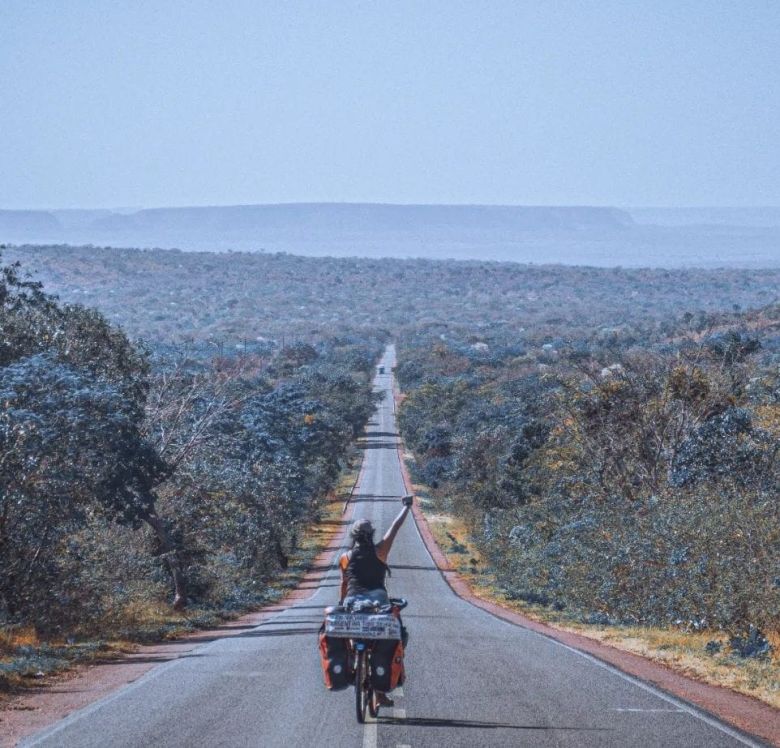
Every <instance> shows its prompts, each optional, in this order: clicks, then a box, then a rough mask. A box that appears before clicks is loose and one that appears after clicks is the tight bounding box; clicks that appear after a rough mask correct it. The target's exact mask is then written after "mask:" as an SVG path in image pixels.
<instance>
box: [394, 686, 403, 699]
mask: <svg viewBox="0 0 780 748" xmlns="http://www.w3.org/2000/svg"><path fill="white" fill-rule="evenodd" d="M396 696H397V697H398V698H399V699H402V698H403V697H404V687H403V686H398V688H396V689H395V690H394V691H393V698H395V697H396Z"/></svg>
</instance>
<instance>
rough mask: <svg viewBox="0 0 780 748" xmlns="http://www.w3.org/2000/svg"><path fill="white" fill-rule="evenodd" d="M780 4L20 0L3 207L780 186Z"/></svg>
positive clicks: (7, 53)
mask: <svg viewBox="0 0 780 748" xmlns="http://www.w3.org/2000/svg"><path fill="white" fill-rule="evenodd" d="M779 81H780V2H778V1H777V0H765V1H763V2H762V1H759V0H754V1H751V0H738V1H735V2H724V1H722V0H706V1H703V2H684V1H683V0H645V1H644V2H640V1H639V0H619V1H616V2H609V1H607V0H594V1H593V2H553V1H552V0H536V1H535V2H530V1H523V0H515V1H513V2H510V1H507V2H497V1H496V2H490V1H489V0H471V1H470V2H458V1H457V0H443V1H442V2H438V1H435V0H418V1H417V2H402V1H399V0H392V1H391V0H387V1H381V0H373V1H369V0H364V1H363V2H347V1H344V0H321V1H320V2H302V1H301V2H295V1H290V2H281V0H280V1H279V2H271V1H270V0H265V1H264V0H228V2H224V3H220V2H214V0H208V1H204V2H197V1H193V0H189V1H188V2H174V1H173V0H157V1H156V2H142V1H141V0H104V1H99V0H92V1H88V0H82V1H81V2H79V1H77V0H51V1H46V0H0V207H6V208H11V207H113V206H155V205H203V204H233V203H256V202H292V201H320V200H324V201H382V202H406V203H416V202H424V203H439V202H455V203H506V204H590V205H622V206H627V205H780V83H779Z"/></svg>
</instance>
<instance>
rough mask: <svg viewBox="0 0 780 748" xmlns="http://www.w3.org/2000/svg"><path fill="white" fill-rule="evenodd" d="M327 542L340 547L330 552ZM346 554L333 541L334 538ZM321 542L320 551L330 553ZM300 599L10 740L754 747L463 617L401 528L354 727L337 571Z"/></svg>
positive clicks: (387, 498)
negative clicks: (374, 681) (382, 668)
mask: <svg viewBox="0 0 780 748" xmlns="http://www.w3.org/2000/svg"><path fill="white" fill-rule="evenodd" d="M394 364H395V351H394V349H393V347H392V346H390V347H388V349H387V351H386V352H385V354H384V358H383V360H382V361H381V363H380V367H384V368H383V369H382V368H379V369H378V371H383V372H384V373H380V374H377V375H376V378H375V381H374V386H375V388H376V389H377V390H378V391H380V392H383V393H384V394H385V397H384V399H383V400H382V402H381V403H380V404H379V406H378V407H377V410H376V413H375V414H374V416H373V417H372V419H371V421H370V422H369V424H368V427H367V432H366V437H365V439H364V440H361V445H362V446H363V447H364V463H363V469H362V472H361V475H360V478H359V481H358V483H357V484H356V487H355V491H354V495H353V497H352V502H353V506H352V509H351V511H352V512H353V517H354V519H358V518H362V517H367V518H369V519H370V520H371V521H372V522H373V523H374V525H375V527H377V530H378V532H379V533H383V532H384V530H385V529H386V528H387V527H388V526H389V524H390V522H391V521H392V519H393V517H394V516H395V515H396V514H397V513H398V511H399V509H400V508H401V502H400V501H399V499H400V497H401V496H403V495H404V493H406V488H405V485H404V480H403V474H402V471H401V465H400V462H399V451H398V436H397V425H396V418H395V406H394V398H393V375H392V373H391V372H392V370H393V366H394ZM339 542H341V541H339ZM343 542H344V543H346V540H345V541H343ZM338 544H339V543H335V544H334V545H338ZM343 550H344V547H342V548H338V549H337V548H334V549H333V559H332V560H333V563H332V565H331V566H330V568H329V569H327V570H325V571H324V572H323V573H322V574H321V575H320V577H319V582H318V583H315V584H314V585H312V586H313V589H312V594H311V596H310V597H309V598H308V599H300V600H296V601H294V602H292V603H290V605H289V606H288V607H282V608H280V609H279V612H277V613H274V614H272V615H270V616H269V617H268V618H266V619H264V620H263V622H262V623H261V624H260V625H258V626H256V627H254V628H251V629H249V630H246V631H244V632H242V633H240V634H238V635H236V636H231V637H227V638H220V639H216V640H213V641H210V642H208V643H206V644H203V645H201V646H199V647H196V648H195V649H193V650H192V651H190V652H189V653H187V654H185V655H183V656H181V657H179V658H178V659H175V660H173V661H170V662H167V663H165V664H162V665H159V666H157V667H155V668H154V669H152V670H149V671H148V672H147V673H146V674H145V675H143V676H142V677H141V678H139V679H138V680H136V681H134V682H133V683H131V684H129V685H127V686H125V687H123V688H121V689H120V690H118V691H116V692H114V693H113V694H111V695H109V696H108V697H106V698H103V699H102V700H100V701H97V702H95V703H93V704H92V705H90V706H88V707H86V708H84V709H81V710H80V711H77V712H75V713H73V714H71V715H70V716H68V717H66V718H65V719H63V720H61V721H60V722H57V723H55V724H54V725H52V726H51V727H49V728H48V729H46V730H45V731H43V732H42V733H38V734H37V735H34V736H32V737H30V738H28V739H27V740H26V741H24V742H23V743H22V745H27V746H51V747H54V746H57V748H68V747H72V748H76V747H78V748H88V747H91V746H95V747H96V748H97V747H98V746H99V747H100V748H105V747H106V746H111V747H112V748H122V747H127V748H129V747H130V746H132V747H134V748H136V747H137V748H140V747H141V746H143V747H144V748H146V747H147V746H160V747H167V746H187V747H188V748H193V747H196V746H197V747H200V746H202V747H203V748H215V747H216V746H253V747H254V746H256V747H258V748H277V747H278V748H301V747H303V748H306V747H308V746H330V747H331V748H375V747H376V746H381V748H423V747H426V748H433V747H434V746H435V747H437V748H438V747H439V746H446V748H456V747H457V746H463V748H474V747H475V746H540V747H541V746H600V747H601V746H615V747H616V748H617V747H619V748H627V747H636V746H658V747H659V748H660V747H661V746H664V747H665V748H668V747H670V746H685V747H688V746H697V747H698V746H701V747H702V748H705V747H706V748H716V747H719V746H723V747H724V748H725V747H726V746H729V747H730V746H744V745H752V746H755V745H760V743H758V742H756V741H755V740H754V739H751V738H750V737H749V736H747V735H744V734H743V733H741V732H739V731H737V730H736V729H734V728H731V727H729V726H728V725H726V724H724V723H722V722H720V721H718V720H717V719H715V718H714V717H711V716H710V715H708V714H706V713H704V712H702V711H700V710H698V709H697V708H696V707H693V706H691V705H690V704H687V703H685V702H683V701H680V700H679V699H676V698H674V697H671V696H668V695H666V694H665V693H663V692H661V691H659V690H657V689H656V688H654V687H653V686H650V685H648V684H646V683H643V682H641V681H639V680H637V679H635V678H633V677H631V676H628V675H625V674H623V673H621V672H620V671H618V670H616V669H614V668H612V667H611V666H609V665H606V664H604V663H602V662H600V661H599V660H597V659H595V658H594V657H591V656H590V655H587V654H585V653H582V652H578V651H577V650H575V649H572V648H570V647H568V646H566V645H563V644H561V643H559V642H556V641H554V640H552V639H549V638H547V637H545V636H544V635H542V634H538V633H535V632H533V631H529V630H528V629H525V628H522V627H521V626H517V625H514V624H511V623H508V622H506V621H503V620H501V619H499V618H496V617H494V616H492V615H490V614H489V613H487V612H485V611H483V610H481V609H479V608H476V607H474V606H473V605H471V604H470V603H468V602H466V601H465V600H462V599H461V598H459V597H458V596H457V595H455V594H454V593H453V591H452V590H451V589H450V587H449V586H448V584H447V583H446V581H445V580H444V578H443V576H442V575H441V573H440V572H439V571H438V569H437V568H436V566H435V564H434V563H433V561H432V560H431V557H430V555H429V554H428V551H427V550H426V547H425V545H424V543H423V541H422V539H421V537H420V534H419V533H418V530H417V528H416V526H415V524H414V521H413V520H412V517H411V516H410V517H409V518H408V520H407V522H406V523H405V524H404V526H403V527H402V529H401V532H400V533H399V534H398V537H397V538H396V541H395V544H394V546H393V549H392V552H391V554H390V559H389V560H390V566H391V568H392V577H390V578H389V579H388V589H389V592H390V594H391V595H392V596H394V597H405V598H407V599H408V600H409V607H408V608H407V609H406V610H405V611H404V622H405V624H406V626H407V628H408V629H409V633H410V640H409V646H408V649H407V654H406V683H405V684H404V686H403V688H401V689H398V690H397V691H396V692H395V693H394V694H393V695H394V697H395V707H392V708H387V709H383V710H382V711H381V712H380V715H379V718H378V719H376V720H371V719H370V718H369V721H368V722H367V723H366V724H364V725H360V724H358V723H357V722H356V720H355V709H354V691H353V689H351V688H350V689H347V690H345V691H340V692H336V693H330V692H328V691H327V690H326V689H325V687H324V685H323V679H322V672H321V669H320V663H319V655H318V651H317V630H318V628H319V626H320V623H321V622H322V615H323V608H324V607H325V606H327V605H332V604H333V603H335V602H336V600H337V598H338V585H339V575H338V570H337V566H336V559H337V558H338V556H339V555H340V553H341V552H342V551H343Z"/></svg>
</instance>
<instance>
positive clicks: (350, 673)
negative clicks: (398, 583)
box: [319, 599, 407, 723]
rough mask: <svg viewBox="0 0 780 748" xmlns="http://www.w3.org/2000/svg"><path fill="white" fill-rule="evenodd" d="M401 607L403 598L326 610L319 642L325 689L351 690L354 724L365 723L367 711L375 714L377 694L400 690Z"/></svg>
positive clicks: (403, 602)
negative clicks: (355, 718) (350, 688)
mask: <svg viewBox="0 0 780 748" xmlns="http://www.w3.org/2000/svg"><path fill="white" fill-rule="evenodd" d="M406 605H407V602H406V600H403V599H390V601H389V603H386V604H381V603H379V604H378V603H376V602H373V601H371V600H367V599H366V600H356V601H355V602H354V603H352V604H351V605H350V606H349V607H343V606H336V607H332V608H327V609H326V610H325V622H324V623H323V624H322V627H321V628H320V640H319V646H320V658H321V662H322V672H323V675H324V678H325V685H326V687H327V688H328V689H330V690H333V691H336V690H341V689H344V688H348V687H349V686H350V685H354V686H355V713H356V716H357V721H358V722H361V723H362V722H364V721H365V719H366V712H368V713H369V714H370V715H371V716H372V717H376V716H377V714H378V713H379V700H378V698H377V692H380V693H386V692H388V691H392V690H393V689H394V688H397V687H398V686H400V685H403V682H404V644H405V643H406V640H407V635H406V629H405V628H404V626H403V624H402V622H401V611H402V610H403V609H404V608H405V607H406Z"/></svg>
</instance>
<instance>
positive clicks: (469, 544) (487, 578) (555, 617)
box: [414, 485, 780, 708]
mask: <svg viewBox="0 0 780 748" xmlns="http://www.w3.org/2000/svg"><path fill="white" fill-rule="evenodd" d="M414 489H415V492H416V493H417V495H418V496H421V497H423V498H422V499H421V501H420V505H421V508H422V510H423V512H424V513H425V517H426V520H427V521H428V524H429V526H430V528H431V532H432V533H433V536H434V538H435V539H436V542H437V543H438V545H439V548H441V550H442V552H443V553H444V555H445V556H446V557H447V560H448V561H449V562H450V565H451V566H452V568H453V569H456V570H457V571H458V572H460V573H461V575H462V576H463V579H464V580H465V581H466V582H468V584H469V586H470V587H471V589H472V591H473V592H474V593H475V594H476V595H477V596H479V597H481V598H483V599H485V600H489V601H490V602H495V603H498V604H500V605H502V606H503V607H506V608H509V609H511V610H515V611H517V612H519V613H522V614H523V615H526V616H528V617H529V618H533V619H534V620H537V621H541V622H543V623H546V624H549V625H551V626H553V627H555V628H557V629H560V630H562V631H571V632H574V633H577V634H580V635H582V636H587V637H588V638H590V639H595V640H597V641H600V642H603V643H605V644H609V645H610V646H613V647H615V648H617V649H622V650H625V651H627V652H632V653H634V654H638V655H641V656H642V657H646V658H648V659H650V660H653V661H655V662H660V663H662V664H664V665H666V666H668V667H670V668H672V669H673V670H676V671H678V672H680V673H683V674H684V675H687V676H689V677H691V678H695V679H696V680H700V681H703V682H705V683H712V684H714V685H718V686H724V687H725V688H730V689H732V690H734V691H738V692H739V693H743V694H747V695H748V696H753V697H755V698H757V699H760V700H761V701H764V702H766V703H767V704H770V705H771V706H773V707H775V708H780V632H773V633H770V634H768V635H767V638H768V639H769V641H770V643H771V644H772V653H773V654H772V656H771V657H769V658H766V659H763V660H760V659H753V658H741V657H738V656H737V655H734V654H731V653H730V652H729V646H728V637H727V636H726V635H725V634H719V633H717V632H711V631H709V632H689V631H684V630H681V629H675V628H669V629H662V628H653V627H641V626H603V625H589V624H585V623H581V622H579V621H575V620H572V619H571V618H570V617H567V616H566V615H565V614H564V613H559V612H556V611H553V610H550V609H548V608H545V607H542V606H539V605H531V604H528V603H524V602H520V601H517V600H510V599H508V598H507V597H506V595H504V594H503V593H502V591H501V590H500V588H499V587H498V585H497V584H496V579H495V576H494V575H493V574H492V573H491V571H490V569H489V568H487V566H486V564H485V563H484V560H483V558H482V556H481V555H480V553H479V551H478V550H477V548H476V546H475V545H474V543H473V541H472V540H471V538H470V534H469V531H468V528H467V527H466V525H465V524H464V523H463V522H462V521H461V520H460V519H458V518H457V517H452V516H448V515H446V514H442V513H441V512H440V511H437V509H436V508H435V507H434V505H433V502H431V501H429V500H426V499H425V498H424V497H425V496H426V495H427V494H428V491H427V488H426V487H425V486H420V485H415V486H414ZM712 641H716V642H719V643H720V644H721V649H720V651H719V652H718V653H716V654H709V653H708V652H707V651H706V649H705V648H706V646H707V644H708V643H709V642H712Z"/></svg>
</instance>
